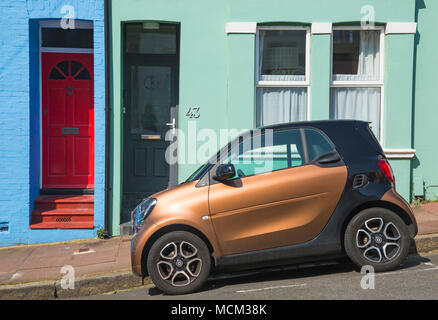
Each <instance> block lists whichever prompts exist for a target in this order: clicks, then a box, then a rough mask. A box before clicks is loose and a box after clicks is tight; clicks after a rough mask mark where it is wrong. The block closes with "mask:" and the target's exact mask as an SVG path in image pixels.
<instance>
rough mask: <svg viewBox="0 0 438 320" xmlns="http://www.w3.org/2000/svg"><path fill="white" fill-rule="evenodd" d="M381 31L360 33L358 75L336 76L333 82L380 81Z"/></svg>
mask: <svg viewBox="0 0 438 320" xmlns="http://www.w3.org/2000/svg"><path fill="white" fill-rule="evenodd" d="M379 49H380V31H375V30H372V31H370V30H365V31H360V45H359V57H358V66H357V74H334V75H333V80H339V81H350V80H353V81H354V80H356V81H358V80H362V81H364V80H379V70H380V69H379V68H380V66H379V62H380V50H379Z"/></svg>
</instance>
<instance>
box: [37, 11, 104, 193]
mask: <svg viewBox="0 0 438 320" xmlns="http://www.w3.org/2000/svg"><path fill="white" fill-rule="evenodd" d="M60 21H61V20H60V19H57V20H53V19H52V20H40V21H38V60H39V61H38V85H39V133H38V134H39V144H40V145H39V149H40V152H39V153H40V154H39V156H40V172H39V189H40V190H41V189H42V188H43V112H42V111H43V110H42V109H43V82H42V80H43V79H42V53H43V52H55V53H56V52H57V53H91V54H93V53H94V49H93V48H92V49H84V48H62V47H59V48H58V47H43V46H42V31H41V30H42V28H59V27H60ZM75 28H76V29H92V30H94V25H93V21H85V20H75ZM93 41H94V40H93ZM93 47H94V44H93ZM93 67H94V56H93ZM94 81H95V79H94V78H93V82H94ZM93 95H94V83H93ZM95 156H96V155H95Z"/></svg>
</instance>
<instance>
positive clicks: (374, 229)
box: [344, 208, 410, 272]
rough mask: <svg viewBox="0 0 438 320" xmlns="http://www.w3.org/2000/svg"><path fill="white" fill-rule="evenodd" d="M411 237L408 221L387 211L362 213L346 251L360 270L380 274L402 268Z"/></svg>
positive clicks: (352, 223) (349, 232) (353, 224)
mask: <svg viewBox="0 0 438 320" xmlns="http://www.w3.org/2000/svg"><path fill="white" fill-rule="evenodd" d="M409 245H410V236H409V230H408V228H407V226H406V224H405V223H404V221H403V220H402V219H401V218H400V217H399V216H398V215H397V214H396V213H394V212H392V211H390V210H388V209H384V208H369V209H365V210H363V211H361V212H359V213H358V214H357V215H356V216H354V217H353V219H352V220H351V221H350V222H349V224H348V226H347V228H346V230H345V235H344V246H345V251H346V252H347V255H348V256H349V258H350V259H351V260H352V261H353V262H354V263H355V264H356V265H358V266H359V267H362V266H364V265H370V266H372V267H373V268H374V270H375V271H376V272H379V271H388V270H392V269H394V268H396V267H398V266H399V265H400V264H401V263H402V262H403V260H404V259H405V258H406V256H407V254H408V252H409Z"/></svg>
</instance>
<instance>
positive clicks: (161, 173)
mask: <svg viewBox="0 0 438 320" xmlns="http://www.w3.org/2000/svg"><path fill="white" fill-rule="evenodd" d="M124 32H125V37H124V39H125V46H124V57H123V58H124V60H123V62H124V98H123V99H124V109H123V114H124V141H123V143H124V145H123V202H122V205H123V210H122V216H121V223H123V222H126V221H129V219H130V216H129V213H130V211H131V210H132V209H133V208H134V207H135V205H136V204H137V203H138V202H139V201H140V200H141V199H142V198H144V197H147V196H149V195H151V194H153V193H155V192H158V191H160V190H163V189H166V188H167V187H169V186H170V185H171V184H173V183H174V181H170V167H169V164H168V163H167V161H166V159H165V151H166V148H167V147H168V146H169V143H170V142H169V141H166V140H165V136H166V132H167V131H168V130H172V128H173V127H175V126H176V108H177V105H178V71H179V61H178V60H179V57H178V26H177V25H172V24H158V23H152V24H151V23H149V24H142V23H130V24H125V30H124Z"/></svg>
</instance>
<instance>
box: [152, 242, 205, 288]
mask: <svg viewBox="0 0 438 320" xmlns="http://www.w3.org/2000/svg"><path fill="white" fill-rule="evenodd" d="M157 269H158V274H159V275H160V277H161V278H162V279H163V280H165V281H166V282H168V283H169V284H171V285H172V286H175V287H182V286H186V285H188V284H190V283H192V282H193V281H194V280H195V279H196V278H197V277H198V276H199V274H200V273H201V269H202V260H201V258H200V257H199V254H198V249H197V248H196V247H195V246H194V245H193V244H191V243H189V242H187V241H179V242H178V241H173V242H170V243H167V244H166V245H165V246H163V248H162V249H161V251H160V257H159V260H158V262H157Z"/></svg>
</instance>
